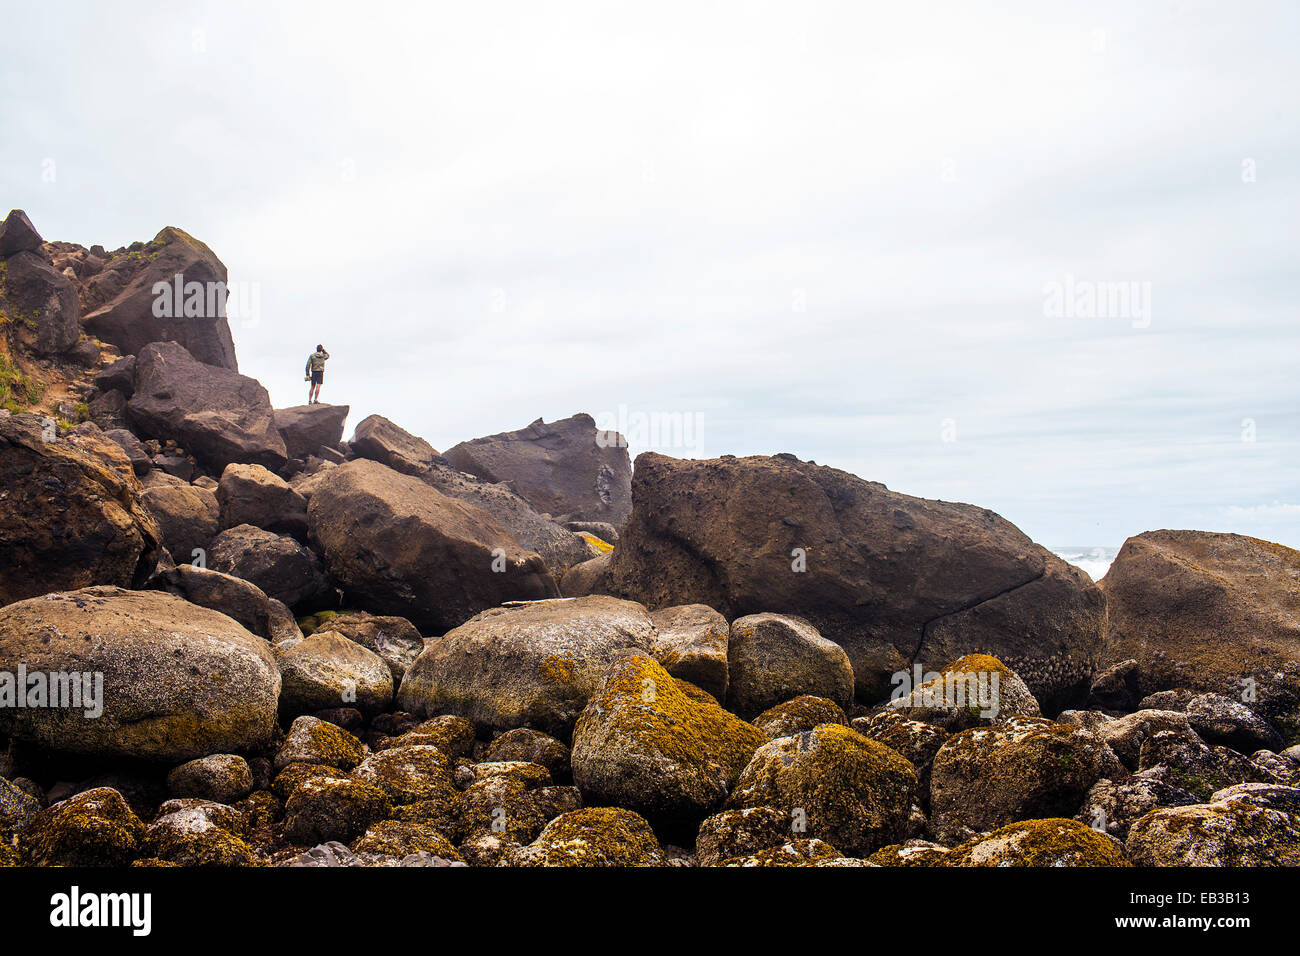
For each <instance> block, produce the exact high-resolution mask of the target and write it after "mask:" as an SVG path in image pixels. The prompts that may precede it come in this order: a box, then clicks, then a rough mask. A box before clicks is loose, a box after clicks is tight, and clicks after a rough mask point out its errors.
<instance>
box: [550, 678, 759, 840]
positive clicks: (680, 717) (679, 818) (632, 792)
mask: <svg viewBox="0 0 1300 956" xmlns="http://www.w3.org/2000/svg"><path fill="white" fill-rule="evenodd" d="M683 686H684V685H683V684H681V683H680V682H679V681H677V679H676V678H674V677H672V676H671V675H670V674H669V673H668V672H667V671H665V670H664V669H663V668H662V667H660V666H659V665H658V664H657V663H655V661H654V660H653V659H651V658H649V657H645V656H642V657H633V658H629V659H628V660H626V661H623V662H621V663H619V664H616V665H614V666H613V667H612V668H611V669H610V672H609V674H608V675H607V677H606V679H605V680H604V682H603V683H602V684H601V686H600V689H599V690H598V691H597V692H596V693H595V695H594V696H593V697H592V699H591V702H590V703H589V704H588V705H587V707H586V709H585V710H584V711H583V712H582V716H581V717H579V718H578V723H577V726H576V727H575V728H574V733H573V756H572V760H573V779H574V782H575V783H576V784H577V785H578V787H579V789H581V790H582V792H583V793H584V795H586V796H587V797H588V798H590V799H592V800H594V801H597V802H600V803H611V804H614V805H617V806H620V807H625V808H627V809H630V810H634V811H636V812H637V813H640V814H641V815H643V816H645V817H646V818H648V819H650V820H651V821H652V822H654V823H656V824H660V825H668V826H677V825H689V826H690V828H691V830H692V832H693V831H694V828H695V824H696V823H698V821H699V820H701V819H702V818H703V817H705V816H707V815H708V814H709V812H710V811H711V810H714V809H716V808H717V807H718V806H720V805H721V803H722V801H723V800H725V799H726V797H727V794H728V792H730V790H731V788H732V787H733V786H734V785H735V783H736V780H737V779H738V778H739V776H740V772H741V771H742V770H743V769H744V768H745V765H746V764H747V763H748V762H749V760H750V758H751V757H752V756H753V755H754V752H755V751H756V750H757V749H758V748H759V747H760V746H762V745H763V743H765V742H766V739H767V738H766V737H765V736H764V735H763V733H762V731H760V730H759V729H758V728H756V727H754V726H752V725H750V724H747V723H745V722H744V721H742V720H740V719H739V718H737V717H735V716H733V715H732V714H730V713H728V712H727V711H725V710H723V709H722V707H720V706H719V705H718V704H717V703H716V701H714V699H713V698H712V697H711V696H709V695H707V694H704V693H703V692H700V691H699V690H698V689H696V690H695V695H694V696H691V695H690V694H689V693H688V692H687V691H685V690H684V689H683Z"/></svg>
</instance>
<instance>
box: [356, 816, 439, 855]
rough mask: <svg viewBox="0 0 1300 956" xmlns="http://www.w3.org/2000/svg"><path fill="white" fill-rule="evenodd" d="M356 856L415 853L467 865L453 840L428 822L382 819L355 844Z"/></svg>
mask: <svg viewBox="0 0 1300 956" xmlns="http://www.w3.org/2000/svg"><path fill="white" fill-rule="evenodd" d="M352 850H353V851H354V852H356V853H375V854H384V855H386V856H395V857H399V858H400V857H406V856H410V855H411V854H412V853H420V852H425V853H432V854H433V855H434V856H439V857H442V858H443V859H444V860H452V861H455V862H457V863H463V862H464V859H463V858H462V857H461V855H460V854H459V853H458V852H456V848H455V847H454V846H452V844H451V841H450V840H448V839H447V837H446V836H444V835H443V833H442V832H441V831H440V830H438V828H437V827H434V826H432V825H431V824H428V823H407V822H405V821H402V820H381V821H380V822H379V823H376V824H374V825H373V826H371V827H370V828H369V829H368V830H366V833H365V836H363V837H360V838H359V839H358V840H356V841H355V842H354V843H353V844H352Z"/></svg>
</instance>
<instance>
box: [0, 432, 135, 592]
mask: <svg viewBox="0 0 1300 956" xmlns="http://www.w3.org/2000/svg"><path fill="white" fill-rule="evenodd" d="M46 438H52V439H53V440H51V441H46V440H45V439H46ZM141 491H142V489H141V487H140V483H139V482H138V481H137V480H136V477H135V475H134V473H133V472H132V469H131V463H130V461H129V460H127V457H126V454H125V453H124V452H123V451H122V449H121V447H120V446H118V445H117V444H116V443H115V442H112V441H109V440H107V439H104V438H100V437H95V436H94V435H91V434H81V433H76V432H69V433H67V434H64V435H59V434H56V433H52V432H51V431H50V430H47V427H46V425H45V424H44V423H43V422H42V420H41V419H39V418H37V417H36V416H34V415H0V569H3V570H2V571H0V605H4V604H9V603H11V602H13V601H19V600H22V599H23V598H28V597H35V596H36V595H38V594H45V593H48V592H50V591H60V590H68V589H72V588H79V587H86V586H88V585H91V584H116V585H121V586H123V587H127V586H138V585H139V584H140V583H142V582H143V581H144V579H145V578H146V577H147V576H148V574H150V573H151V572H152V571H153V569H154V567H155V565H156V564H157V559H158V551H159V540H160V538H161V533H160V531H159V528H158V524H157V522H156V521H155V520H154V517H153V515H151V514H150V513H149V510H148V508H147V507H146V506H145V505H144V504H143V503H142V502H141V498H140V496H141Z"/></svg>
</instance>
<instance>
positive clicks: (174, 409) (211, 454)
mask: <svg viewBox="0 0 1300 956" xmlns="http://www.w3.org/2000/svg"><path fill="white" fill-rule="evenodd" d="M127 411H128V416H129V418H130V420H131V423H132V424H133V425H134V427H135V430H136V432H137V433H138V434H140V435H143V436H145V437H148V438H156V439H158V440H160V441H165V440H166V439H172V440H174V441H175V442H176V443H177V444H179V445H182V446H183V447H184V448H185V449H186V450H188V451H189V452H190V453H191V454H193V455H194V456H195V457H196V458H198V460H199V461H200V462H202V463H203V465H204V466H205V467H206V468H207V469H208V470H209V471H211V472H212V473H213V474H221V472H222V471H223V470H224V469H225V467H226V466H227V465H229V464H231V463H234V462H240V463H244V464H254V465H263V466H265V467H266V468H269V469H270V470H271V471H279V470H280V469H281V468H282V467H284V464H285V462H286V461H287V460H288V456H287V453H286V451H285V447H284V439H283V438H282V437H280V432H279V431H278V430H277V429H276V427H275V418H274V413H273V411H272V409H271V399H270V397H269V396H268V395H267V392H266V389H264V388H263V387H262V386H261V384H260V383H259V382H258V381H257V380H256V379H252V378H248V377H247V376H244V375H240V374H239V373H238V372H234V371H231V370H230V369H227V368H222V367H219V366H215V365H207V364H205V363H203V362H200V361H199V360H198V359H196V358H195V357H194V356H192V355H191V354H190V353H189V352H187V351H186V350H185V349H184V348H183V347H182V346H180V345H178V344H176V343H175V342H153V343H152V344H149V345H145V346H142V347H141V348H140V350H139V352H138V353H137V354H136V363H135V391H134V393H133V394H132V396H131V399H130V401H129V402H128V403H127Z"/></svg>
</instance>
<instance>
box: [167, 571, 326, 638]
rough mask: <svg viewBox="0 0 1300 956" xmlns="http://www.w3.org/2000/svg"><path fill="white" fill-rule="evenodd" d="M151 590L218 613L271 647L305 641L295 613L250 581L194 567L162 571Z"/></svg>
mask: <svg viewBox="0 0 1300 956" xmlns="http://www.w3.org/2000/svg"><path fill="white" fill-rule="evenodd" d="M148 584H149V586H150V587H152V588H156V589H158V590H159V591H166V592H168V593H169V594H175V595H176V596H177V597H182V598H184V599H185V600H186V601H189V602H190V603H191V604H197V605H198V606H199V607H206V608H210V609H211V610H213V611H219V612H221V613H222V614H224V615H226V616H227V617H232V618H234V619H235V620H236V621H238V622H239V623H240V624H241V625H243V627H244V628H245V629H246V630H248V631H251V632H252V633H254V634H256V635H258V636H259V637H262V638H265V639H266V640H268V641H271V642H272V643H279V642H281V641H286V640H297V639H300V638H301V637H302V631H301V630H299V628H298V622H297V621H296V620H294V616H293V612H292V611H290V610H289V608H288V606H287V605H286V604H284V602H282V601H277V600H276V599H275V598H273V597H269V596H268V595H267V594H266V592H265V591H263V590H262V589H261V588H259V587H258V586H257V585H256V584H253V583H252V582H251V581H245V580H244V579H243V578H237V577H235V576H234V575H232V574H223V573H222V572H220V571H213V570H210V569H208V568H199V567H195V566H194V565H192V564H177V565H172V566H169V567H165V568H160V569H159V571H158V573H157V574H155V575H154V576H153V577H152V578H150V579H149V582H148Z"/></svg>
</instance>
